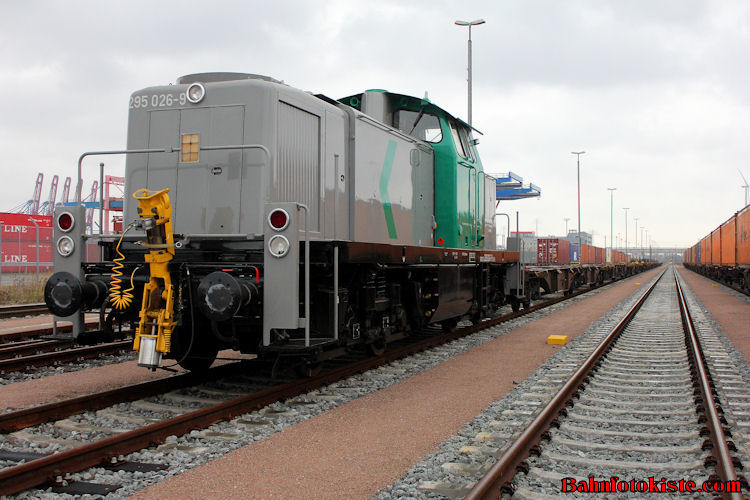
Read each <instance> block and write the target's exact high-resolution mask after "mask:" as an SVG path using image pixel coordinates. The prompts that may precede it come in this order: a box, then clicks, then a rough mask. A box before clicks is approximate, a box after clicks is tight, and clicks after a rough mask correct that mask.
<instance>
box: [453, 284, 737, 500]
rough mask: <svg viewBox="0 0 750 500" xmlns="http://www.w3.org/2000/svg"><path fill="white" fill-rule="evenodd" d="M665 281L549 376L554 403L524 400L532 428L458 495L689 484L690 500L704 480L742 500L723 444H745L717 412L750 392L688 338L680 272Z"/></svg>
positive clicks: (708, 348)
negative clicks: (556, 380)
mask: <svg viewBox="0 0 750 500" xmlns="http://www.w3.org/2000/svg"><path fill="white" fill-rule="evenodd" d="M669 274H670V275H671V274H674V282H671V281H670V280H669V279H668V278H669V276H665V275H662V276H661V277H660V279H659V280H657V281H656V282H655V283H654V285H653V286H652V287H651V288H650V289H649V290H648V291H647V292H646V293H645V294H644V295H643V297H642V298H641V300H639V301H638V303H637V304H636V305H635V306H634V307H633V308H632V309H631V311H629V312H628V314H627V315H626V317H625V318H623V319H622V320H621V321H620V322H619V323H618V324H617V326H616V327H615V328H613V329H612V331H611V332H610V333H608V334H607V335H606V336H605V337H604V339H603V340H602V341H601V342H597V343H596V344H598V345H596V346H595V347H594V348H593V349H592V350H593V353H592V354H590V355H589V356H588V357H586V359H585V360H584V361H583V362H582V363H581V364H580V365H578V364H577V363H573V364H572V366H571V365H569V366H567V367H566V366H561V367H559V368H558V370H557V373H556V375H557V376H561V375H562V374H565V375H566V376H565V377H561V378H562V379H563V380H561V387H560V389H559V390H558V391H556V392H555V393H554V394H553V395H552V397H551V399H548V398H549V396H548V395H547V394H534V395H531V394H530V395H527V397H526V399H525V400H526V405H525V407H524V408H522V409H519V411H523V412H524V413H525V414H527V415H528V416H529V417H530V418H531V421H530V422H529V423H528V424H527V425H526V426H525V428H523V429H518V430H516V432H514V433H513V434H515V435H516V436H517V437H516V438H515V439H512V440H511V441H510V442H509V443H508V444H507V446H504V447H503V448H502V450H501V449H498V450H497V451H496V452H495V453H497V454H498V455H499V458H498V459H497V461H493V462H494V464H492V465H491V467H489V470H487V465H486V463H485V464H484V465H483V466H478V467H474V469H473V470H475V471H476V470H485V471H486V474H485V475H484V476H482V477H481V479H480V480H479V481H478V482H477V483H476V484H475V485H474V486H473V487H472V488H471V490H470V491H469V493H468V495H467V498H472V499H475V498H493V499H494V498H498V497H500V496H502V495H503V494H508V493H513V492H515V495H514V498H540V497H549V498H553V497H558V496H559V495H560V494H561V492H564V491H567V492H576V491H578V492H582V491H585V492H589V491H591V490H590V488H618V487H619V488H631V489H629V490H628V489H615V490H607V489H601V490H598V491H603V492H606V491H612V492H620V493H622V492H624V491H632V492H633V493H634V494H636V495H637V494H648V493H659V492H671V493H675V494H680V493H683V492H684V491H685V490H682V491H680V490H679V488H683V486H684V485H687V484H688V483H687V482H688V481H692V483H690V484H691V485H692V488H693V489H692V491H693V492H696V491H699V490H698V488H701V487H702V485H703V484H704V481H709V483H706V487H708V488H723V489H718V490H717V489H709V491H712V492H716V493H718V494H723V495H725V496H726V497H728V498H742V496H741V495H740V494H739V492H738V491H739V490H737V489H736V488H738V487H739V485H740V484H742V488H744V489H745V490H747V488H748V485H747V482H746V481H745V480H744V478H738V475H737V472H736V467H740V466H741V464H740V463H739V460H738V458H737V456H736V446H735V443H733V442H732V441H729V442H728V441H727V435H731V434H732V432H734V433H735V441H737V440H738V439H739V440H741V442H742V445H743V446H744V442H745V438H744V435H743V434H742V431H741V430H738V429H737V428H733V429H732V430H731V431H730V430H729V429H728V428H727V421H728V420H727V416H725V411H724V409H723V408H722V406H724V407H726V406H727V404H726V403H727V397H728V396H729V397H730V400H729V401H728V402H729V404H730V405H731V406H732V407H734V408H737V407H739V408H744V409H746V408H747V406H748V402H747V399H748V398H750V387H744V382H742V383H741V382H740V381H739V380H738V378H737V376H736V372H735V371H733V369H732V367H730V366H728V365H727V356H726V355H725V354H724V353H723V350H722V346H721V345H720V343H719V342H718V341H717V340H716V339H710V338H703V339H701V338H699V336H698V335H697V334H696V331H695V328H694V327H693V320H692V319H691V317H690V308H689V306H688V305H687V302H686V300H685V296H684V293H683V291H682V288H681V286H680V283H679V279H678V277H677V274H676V272H673V271H669ZM683 325H684V329H683ZM584 347H587V348H588V347H589V346H584ZM709 367H711V368H713V370H714V372H715V373H713V374H712V373H710V371H709ZM717 388H718V390H717ZM727 389H730V390H729V391H727ZM741 413H742V412H741V411H738V412H736V414H735V415H734V418H732V419H731V420H732V421H733V422H735V423H736V422H737V418H741ZM496 431H497V429H494V430H493V432H496ZM488 435H491V433H489V434H488ZM503 450H504V451H503ZM465 469H467V470H470V469H471V467H465ZM519 471H524V472H526V474H518V472H519ZM649 477H650V478H651V480H650V482H649V480H648V479H647V478H649ZM612 478H618V479H617V480H615V479H612ZM631 480H635V482H634V483H631V484H628V482H629V481H631ZM618 481H619V482H618ZM680 481H682V483H680ZM618 485H619V486H618ZM623 485H625V486H623ZM653 487H655V488H657V490H653V489H652V490H649V489H648V488H653ZM727 487H729V488H735V492H731V493H727V492H726V488H727ZM641 488H646V489H641ZM674 488H676V489H674ZM459 489H460V488H459ZM459 489H456V490H455V491H458V490H459Z"/></svg>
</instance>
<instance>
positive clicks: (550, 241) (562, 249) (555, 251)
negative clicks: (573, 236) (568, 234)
mask: <svg viewBox="0 0 750 500" xmlns="http://www.w3.org/2000/svg"><path fill="white" fill-rule="evenodd" d="M569 262H570V242H569V241H568V240H564V239H561V238H539V239H538V240H537V263H538V264H568V263H569Z"/></svg>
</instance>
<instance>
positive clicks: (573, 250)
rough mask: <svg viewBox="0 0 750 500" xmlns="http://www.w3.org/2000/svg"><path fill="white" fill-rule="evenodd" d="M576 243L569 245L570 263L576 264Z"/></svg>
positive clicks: (577, 253)
mask: <svg viewBox="0 0 750 500" xmlns="http://www.w3.org/2000/svg"><path fill="white" fill-rule="evenodd" d="M578 255H579V252H578V243H571V244H570V262H571V263H576V262H578Z"/></svg>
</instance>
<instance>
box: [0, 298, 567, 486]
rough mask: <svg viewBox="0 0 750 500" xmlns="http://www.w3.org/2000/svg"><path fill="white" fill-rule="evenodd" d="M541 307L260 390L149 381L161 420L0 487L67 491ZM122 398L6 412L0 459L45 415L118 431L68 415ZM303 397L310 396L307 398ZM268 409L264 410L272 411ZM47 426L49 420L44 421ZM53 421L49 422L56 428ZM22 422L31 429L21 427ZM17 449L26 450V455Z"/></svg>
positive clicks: (3, 473) (48, 461) (10, 475)
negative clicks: (132, 458)
mask: <svg viewBox="0 0 750 500" xmlns="http://www.w3.org/2000/svg"><path fill="white" fill-rule="evenodd" d="M568 298H569V297H568ZM559 300H560V299H556V300H554V301H552V302H553V303H556V302H559ZM539 307H540V306H535V307H532V308H529V309H526V310H524V311H520V312H516V313H510V314H507V315H504V316H502V317H498V318H495V319H493V320H489V321H485V322H482V323H480V324H479V325H475V326H472V327H468V328H462V329H460V330H456V331H454V332H450V333H448V334H445V335H442V336H438V337H435V336H433V337H427V338H424V339H421V340H419V341H418V342H414V343H409V344H405V345H401V346H395V347H394V348H391V349H389V350H388V351H387V352H386V353H385V354H384V355H382V356H380V357H377V358H372V357H368V358H365V359H358V360H356V359H355V360H351V362H349V363H348V364H346V365H344V366H338V367H334V368H332V369H329V370H327V371H325V372H323V373H321V374H320V375H319V376H316V377H312V378H308V379H302V380H295V381H292V382H288V383H284V384H278V385H273V384H271V383H270V382H269V381H261V382H257V381H256V384H260V386H261V387H260V388H259V389H258V388H256V390H255V391H250V390H249V389H248V388H247V387H245V388H244V389H240V390H237V389H235V390H234V391H228V392H226V391H225V396H233V397H231V398H229V397H222V396H221V394H217V391H216V390H215V389H211V388H209V389H208V390H206V388H201V387H192V388H191V389H190V391H191V392H190V393H189V394H187V395H186V394H184V393H183V394H180V393H174V391H175V390H177V389H175V387H174V386H170V387H171V388H170V389H168V390H169V391H171V392H170V393H167V394H166V395H165V394H163V391H165V390H166V388H165V387H161V388H156V386H155V385H151V386H150V387H149V388H148V390H149V391H151V394H152V395H153V394H157V393H158V394H160V395H157V396H155V397H156V400H154V399H153V397H152V398H150V399H148V400H146V401H145V402H143V401H140V402H139V401H136V402H135V403H134V404H135V405H136V412H139V411H140V412H142V411H146V412H147V413H146V414H147V415H150V417H148V418H152V417H154V416H155V415H154V413H153V412H157V414H156V415H157V420H158V421H157V422H155V423H151V424H150V425H142V426H139V427H137V428H134V429H132V428H131V429H128V430H125V429H123V426H122V423H120V425H118V426H117V428H118V429H119V430H120V431H119V432H110V435H109V436H100V437H99V439H97V440H95V441H94V439H93V438H91V437H89V439H87V441H94V442H91V443H89V444H86V445H85V446H75V447H72V448H69V449H65V450H64V451H60V452H59V453H55V454H52V455H49V456H44V457H42V456H34V457H31V456H29V458H35V459H34V460H31V461H29V462H27V463H24V464H21V465H16V466H12V467H7V468H6V469H4V470H0V494H12V493H16V492H19V491H23V490H25V489H28V488H32V487H34V486H39V485H41V484H45V483H52V484H58V487H59V488H60V489H59V490H58V491H60V492H66V491H68V490H66V489H64V488H67V486H66V487H63V486H61V483H63V482H64V481H65V478H66V477H67V475H69V474H73V473H75V472H77V471H80V470H83V469H86V468H88V467H93V466H97V465H100V464H103V463H104V464H110V465H112V466H116V465H117V464H111V461H112V457H120V456H124V455H127V454H128V453H131V452H133V451H137V450H140V449H143V448H147V447H149V446H151V445H153V444H154V443H159V442H163V441H164V440H165V439H167V438H168V437H169V436H175V435H181V434H184V433H186V432H189V431H193V430H197V429H204V428H206V427H208V426H209V425H211V424H214V423H216V422H219V421H223V420H227V419H230V418H233V417H235V416H238V415H242V414H245V413H247V412H250V411H253V410H257V409H259V408H263V407H267V406H268V405H269V404H271V403H274V402H276V401H279V400H282V399H288V398H291V397H294V396H298V395H301V394H305V393H308V392H309V391H314V390H320V388H321V387H323V386H326V385H328V384H331V383H334V382H336V381H339V380H342V379H346V378H348V377H350V376H352V375H354V374H357V373H362V372H365V371H367V370H371V369H373V368H375V367H378V366H381V365H384V364H387V363H390V362H392V361H394V360H397V359H401V358H404V357H406V356H410V355H412V354H414V353H416V352H420V351H423V350H426V349H429V348H431V347H434V346H436V345H441V344H445V343H447V342H450V341H452V340H454V339H459V338H461V337H464V336H467V335H469V334H471V333H475V332H477V331H479V330H483V329H486V328H488V327H490V326H493V325H496V324H499V323H501V322H504V321H508V320H510V319H513V318H516V317H518V316H520V315H523V314H527V313H529V312H533V311H534V310H537V309H538V308H539ZM173 378H177V377H173ZM168 380H169V379H168ZM230 386H235V387H236V384H230ZM125 392H127V391H125ZM237 392H243V393H248V392H250V393H249V394H247V395H242V396H239V397H235V396H237V394H236V393H237ZM232 393H234V394H232ZM209 394H210V396H209ZM119 397H124V398H125V399H127V400H133V399H134V398H135V392H134V391H131V393H130V394H126V395H125V396H122V395H118V396H113V395H110V396H108V398H105V397H103V396H98V395H92V396H90V397H87V398H85V400H79V401H77V402H73V403H63V404H62V405H60V404H58V405H49V406H50V408H45V407H46V406H48V405H45V406H42V407H34V408H31V409H28V410H22V411H20V412H15V414H7V415H3V416H2V417H0V428H2V430H3V432H8V431H12V432H13V434H7V435H6V436H7V437H6V439H5V440H3V441H2V446H0V451H2V452H4V453H6V455H2V454H1V453H0V460H2V459H3V457H6V460H8V461H10V460H9V459H10V458H12V456H13V454H14V453H24V452H15V451H14V450H13V443H14V442H15V441H23V440H27V439H29V436H30V434H31V435H34V434H36V435H47V434H49V433H52V434H53V435H59V424H41V422H44V421H48V420H54V419H65V420H63V421H64V422H65V424H63V425H64V426H65V427H66V428H68V429H77V430H78V432H79V433H84V435H86V436H89V434H90V432H91V429H94V428H100V429H104V428H107V427H109V428H110V430H113V431H114V429H112V425H111V424H110V425H107V424H105V423H102V422H98V421H96V420H89V419H90V418H94V419H95V418H96V415H97V414H101V413H102V410H100V411H99V412H97V414H94V415H93V416H92V415H91V412H87V413H86V414H85V415H79V416H78V417H76V418H75V425H71V424H70V423H68V422H67V421H68V420H70V419H69V418H67V417H70V416H71V415H74V414H76V413H79V412H80V411H82V410H83V409H101V408H102V407H103V406H102V404H104V403H106V404H104V406H105V407H109V406H110V404H111V402H113V401H117V398H119ZM216 397H218V398H219V399H220V400H221V401H215V402H213V403H212V402H210V399H211V398H216ZM326 397H328V398H334V399H335V398H338V397H339V396H338V395H337V394H333V393H332V394H330V395H328V396H326ZM79 399H81V398H79ZM165 400H175V401H178V402H182V403H184V402H185V401H190V402H192V403H195V405H197V406H201V408H199V409H195V410H193V411H189V412H187V410H186V409H185V408H179V409H177V410H174V411H173V410H168V409H165V405H166V403H165ZM92 401H96V402H97V406H95V407H94V406H89V405H90V403H91V402H92ZM301 404H307V403H305V402H303V403H301ZM117 408H118V409H117V413H126V414H127V413H128V411H127V410H123V407H122V406H121V405H119V406H118V407H117ZM148 412H151V413H148ZM104 413H105V414H106V416H107V417H108V418H113V417H112V413H113V412H112V411H108V410H104ZM175 413H178V415H177V416H174V414H175ZM282 413H283V412H282ZM265 415H266V416H267V415H268V414H265ZM271 415H273V412H271ZM170 417H171V418H170ZM143 418H144V417H143V416H142V415H140V416H139V415H138V414H137V415H136V416H134V417H132V418H126V420H129V421H130V422H131V423H132V422H137V421H138V420H139V419H141V420H143ZM269 418H271V417H269ZM82 419H83V420H82ZM58 421H59V420H58ZM39 424H41V425H42V427H40V428H39V430H36V431H34V430H28V426H29V425H39ZM45 425H46V426H47V427H44V426H45ZM248 425H256V423H254V422H250V423H249V424H248ZM258 425H260V424H258ZM50 426H52V428H51V429H50ZM55 427H57V428H55ZM131 427H132V426H131ZM23 429H26V430H25V431H24V430H23ZM45 429H46V430H45ZM19 430H21V432H22V434H18V432H19ZM87 433H88V434H87ZM63 440H64V438H63ZM54 444H57V445H60V446H63V445H64V444H65V443H59V442H57V441H55V442H54ZM16 456H17V457H22V456H23V455H16ZM128 466H129V467H132V464H128ZM79 483H80V481H79ZM79 486H80V484H79ZM86 488H89V489H86ZM86 488H84V490H85V491H100V490H97V489H96V488H97V487H96V486H86Z"/></svg>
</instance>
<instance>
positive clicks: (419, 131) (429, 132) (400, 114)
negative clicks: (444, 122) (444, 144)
mask: <svg viewBox="0 0 750 500" xmlns="http://www.w3.org/2000/svg"><path fill="white" fill-rule="evenodd" d="M393 121H394V125H395V127H396V128H397V129H399V130H400V131H401V132H405V133H407V134H409V135H410V136H412V137H416V138H417V139H420V140H423V141H426V142H440V141H441V140H442V139H443V131H442V129H441V128H440V120H439V119H438V117H437V116H435V115H433V114H430V113H425V112H423V111H410V110H408V109H400V110H398V111H396V113H395V116H394V118H393Z"/></svg>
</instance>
